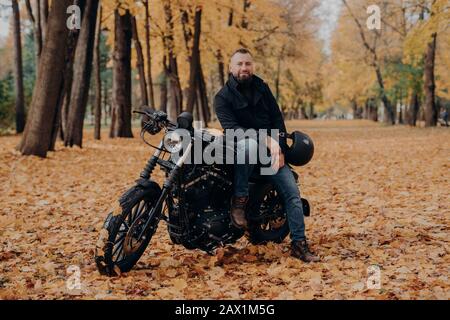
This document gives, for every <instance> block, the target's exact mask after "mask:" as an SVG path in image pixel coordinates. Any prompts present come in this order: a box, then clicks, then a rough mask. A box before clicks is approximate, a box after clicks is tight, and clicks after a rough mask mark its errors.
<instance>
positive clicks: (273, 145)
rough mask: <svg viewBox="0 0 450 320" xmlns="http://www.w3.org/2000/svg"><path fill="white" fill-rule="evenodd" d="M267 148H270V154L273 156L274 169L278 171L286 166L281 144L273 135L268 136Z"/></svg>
mask: <svg viewBox="0 0 450 320" xmlns="http://www.w3.org/2000/svg"><path fill="white" fill-rule="evenodd" d="M266 144H267V148H269V150H270V155H271V157H272V160H271V163H272V169H273V170H275V171H278V170H279V169H281V168H283V167H284V164H285V163H284V154H283V152H282V151H281V148H280V145H279V144H278V142H277V141H275V140H274V139H273V138H272V137H267V140H266Z"/></svg>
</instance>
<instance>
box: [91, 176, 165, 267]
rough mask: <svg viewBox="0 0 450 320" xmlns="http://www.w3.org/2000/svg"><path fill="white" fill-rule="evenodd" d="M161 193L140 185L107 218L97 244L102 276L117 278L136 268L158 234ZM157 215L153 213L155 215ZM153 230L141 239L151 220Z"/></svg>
mask: <svg viewBox="0 0 450 320" xmlns="http://www.w3.org/2000/svg"><path fill="white" fill-rule="evenodd" d="M160 194H161V190H160V188H159V186H158V185H157V184H156V183H155V184H154V185H151V187H150V188H145V189H144V188H142V187H140V186H136V187H133V188H131V189H130V190H128V191H127V192H126V193H125V194H124V195H123V196H122V198H121V199H120V201H119V202H120V207H119V208H117V209H115V210H114V211H113V212H111V213H110V214H109V215H108V217H107V218H106V221H105V224H104V227H103V229H102V231H101V232H100V237H99V240H98V241H97V246H96V253H95V262H96V264H97V268H98V270H99V272H100V273H101V274H104V275H109V276H114V275H118V274H120V273H121V272H127V271H129V270H131V268H133V266H134V265H135V264H136V263H137V261H138V260H139V258H140V257H141V256H142V254H143V253H144V251H145V249H146V248H147V246H148V244H149V242H150V240H151V238H152V236H153V234H154V233H155V232H156V229H157V227H158V222H159V218H160V214H161V209H160V208H157V209H156V210H153V208H154V205H155V204H156V202H157V200H158V198H159V196H160ZM152 212H153V214H152ZM148 220H150V229H149V230H148V231H147V233H146V234H144V236H143V237H142V238H141V239H139V235H140V234H141V232H142V231H143V228H144V226H145V224H146V223H147V221H148Z"/></svg>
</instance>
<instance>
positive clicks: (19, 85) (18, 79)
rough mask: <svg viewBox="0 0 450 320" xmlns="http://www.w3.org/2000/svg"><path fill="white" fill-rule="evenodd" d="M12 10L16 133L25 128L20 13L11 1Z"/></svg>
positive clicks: (17, 6) (14, 0)
mask: <svg viewBox="0 0 450 320" xmlns="http://www.w3.org/2000/svg"><path fill="white" fill-rule="evenodd" d="M11 4H12V9H13V17H12V18H13V28H12V29H13V40H14V57H15V59H14V60H15V61H14V78H15V84H16V86H15V89H16V132H17V133H22V132H23V129H24V128H25V101H24V93H23V64H22V41H21V35H20V11H19V4H18V3H17V0H11Z"/></svg>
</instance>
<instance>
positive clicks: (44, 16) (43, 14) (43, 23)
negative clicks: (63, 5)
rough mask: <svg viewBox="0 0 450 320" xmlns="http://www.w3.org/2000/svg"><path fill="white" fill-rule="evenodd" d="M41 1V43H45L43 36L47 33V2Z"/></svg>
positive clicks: (46, 0) (45, 0)
mask: <svg viewBox="0 0 450 320" xmlns="http://www.w3.org/2000/svg"><path fill="white" fill-rule="evenodd" d="M40 1H41V6H40V10H41V31H42V42H44V41H45V35H46V32H47V19H48V0H40Z"/></svg>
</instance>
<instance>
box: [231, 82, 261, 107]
mask: <svg viewBox="0 0 450 320" xmlns="http://www.w3.org/2000/svg"><path fill="white" fill-rule="evenodd" d="M253 81H254V87H255V93H254V95H253V105H256V104H257V103H258V101H259V100H260V99H261V98H262V92H261V91H262V89H261V88H262V84H263V83H264V81H263V80H262V79H261V78H260V77H258V76H256V75H253ZM238 85H239V83H238V82H237V80H236V78H235V77H234V76H233V75H232V74H230V75H229V79H228V81H227V86H228V87H229V88H230V90H231V92H232V93H233V94H234V95H235V96H236V97H237V98H238V103H237V104H233V107H234V109H243V108H246V107H248V102H247V100H246V99H245V98H244V96H243V95H242V94H241V93H240V92H239V90H238V89H237V87H238Z"/></svg>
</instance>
